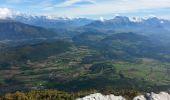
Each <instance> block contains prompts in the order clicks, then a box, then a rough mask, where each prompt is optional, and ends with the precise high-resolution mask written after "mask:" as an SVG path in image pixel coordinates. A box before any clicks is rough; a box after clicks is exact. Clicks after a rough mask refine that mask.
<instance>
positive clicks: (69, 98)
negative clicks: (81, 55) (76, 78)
mask: <svg viewBox="0 0 170 100" xmlns="http://www.w3.org/2000/svg"><path fill="white" fill-rule="evenodd" d="M93 93H97V91H96V90H89V91H81V92H76V93H69V92H62V91H57V90H41V91H40V90H39V91H30V92H19V91H17V92H15V93H7V94H5V95H3V96H0V100H75V99H77V98H82V97H84V96H87V95H90V94H93ZM109 93H113V94H115V95H123V96H125V97H126V98H127V99H129V100H130V99H132V98H133V97H135V96H137V95H139V94H140V93H139V92H137V91H132V90H130V91H129V90H128V91H127V90H119V92H118V91H107V92H106V93H104V94H109Z"/></svg>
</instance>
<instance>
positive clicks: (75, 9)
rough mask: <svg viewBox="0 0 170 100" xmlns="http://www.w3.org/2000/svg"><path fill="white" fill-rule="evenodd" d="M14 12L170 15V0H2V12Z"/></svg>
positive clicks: (102, 15)
mask: <svg viewBox="0 0 170 100" xmlns="http://www.w3.org/2000/svg"><path fill="white" fill-rule="evenodd" d="M11 12H20V13H26V14H33V15H47V16H56V17H88V18H100V17H104V18H112V17H113V16H114V15H116V14H119V15H122V16H150V15H155V16H159V17H164V18H170V0H0V16H3V15H5V14H8V15H10V13H11Z"/></svg>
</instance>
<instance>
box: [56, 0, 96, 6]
mask: <svg viewBox="0 0 170 100" xmlns="http://www.w3.org/2000/svg"><path fill="white" fill-rule="evenodd" d="M81 2H89V3H95V0H66V1H65V2H63V3H61V4H57V5H56V7H69V6H72V5H74V4H76V3H81Z"/></svg>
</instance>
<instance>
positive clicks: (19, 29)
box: [0, 20, 57, 40]
mask: <svg viewBox="0 0 170 100" xmlns="http://www.w3.org/2000/svg"><path fill="white" fill-rule="evenodd" d="M55 36H57V34H56V33H55V32H53V31H50V30H47V29H45V28H41V27H36V26H31V25H27V24H23V23H20V22H16V21H12V20H0V40H21V39H27V40H28V39H30V40H31V39H35V38H51V37H53V38H54V37H55Z"/></svg>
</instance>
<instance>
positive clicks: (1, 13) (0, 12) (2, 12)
mask: <svg viewBox="0 0 170 100" xmlns="http://www.w3.org/2000/svg"><path fill="white" fill-rule="evenodd" d="M12 16H13V12H12V11H11V10H10V9H8V8H0V19H5V18H8V17H12Z"/></svg>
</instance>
